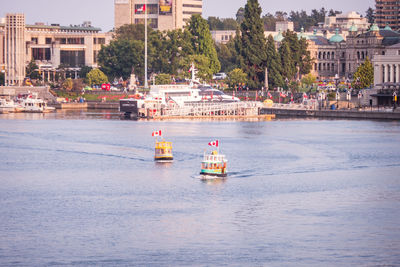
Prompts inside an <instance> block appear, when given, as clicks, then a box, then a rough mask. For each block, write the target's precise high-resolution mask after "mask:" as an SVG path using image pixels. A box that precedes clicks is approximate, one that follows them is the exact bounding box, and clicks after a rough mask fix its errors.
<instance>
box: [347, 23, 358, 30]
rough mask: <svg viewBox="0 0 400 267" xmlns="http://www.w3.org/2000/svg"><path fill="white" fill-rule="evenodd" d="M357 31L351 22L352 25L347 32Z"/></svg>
mask: <svg viewBox="0 0 400 267" xmlns="http://www.w3.org/2000/svg"><path fill="white" fill-rule="evenodd" d="M357 31H358V28H357V26H356V25H355V24H354V22H353V25H351V27H350V29H349V32H357Z"/></svg>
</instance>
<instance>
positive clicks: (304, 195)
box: [0, 111, 400, 266]
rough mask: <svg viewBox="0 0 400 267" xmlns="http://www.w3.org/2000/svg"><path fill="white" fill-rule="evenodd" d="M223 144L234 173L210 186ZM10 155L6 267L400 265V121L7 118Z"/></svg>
mask: <svg viewBox="0 0 400 267" xmlns="http://www.w3.org/2000/svg"><path fill="white" fill-rule="evenodd" d="M160 129H161V130H163V131H164V133H165V134H166V138H167V139H168V140H170V141H172V142H173V143H174V153H175V162H174V163H172V164H156V163H155V162H154V161H153V158H152V157H153V153H154V152H153V146H154V139H153V138H152V137H151V132H152V131H155V130H160ZM214 139H219V140H220V143H221V148H220V149H221V152H223V153H224V154H226V156H227V158H228V160H229V171H230V175H229V177H228V179H226V180H223V181H214V182H211V181H210V182H202V181H201V180H200V179H199V176H198V173H199V169H200V161H201V157H202V153H203V151H204V149H207V143H208V142H210V141H212V140H214ZM0 158H1V161H0V265H1V266H60V265H65V266H71V265H72V266H88V265H93V266H376V265H379V266H382V265H388V266H398V265H399V263H400V224H399V222H400V123H399V122H380V121H355V120H275V121H267V122H264V121H253V122H245V121H236V122H235V121H168V122H156V121H149V122H147V121H138V122H135V121H121V120H119V118H118V115H117V114H115V113H113V112H107V111H104V112H90V111H89V112H86V111H85V112H83V111H75V112H58V113H56V114H46V115H41V114H3V115H0Z"/></svg>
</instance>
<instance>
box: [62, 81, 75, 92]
mask: <svg viewBox="0 0 400 267" xmlns="http://www.w3.org/2000/svg"><path fill="white" fill-rule="evenodd" d="M73 86H74V82H73V81H72V79H71V78H68V79H66V80H65V81H64V82H63V84H62V88H64V90H67V91H71V90H72V88H73Z"/></svg>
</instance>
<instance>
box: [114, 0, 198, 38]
mask: <svg viewBox="0 0 400 267" xmlns="http://www.w3.org/2000/svg"><path fill="white" fill-rule="evenodd" d="M145 3H147V6H146V7H145ZM114 12H115V14H114V15H115V21H114V27H115V28H119V27H121V26H122V25H125V24H144V18H145V12H147V18H148V25H149V26H151V27H152V28H153V29H157V30H160V31H164V30H174V29H182V28H183V27H184V26H185V25H186V23H187V21H188V20H190V17H191V16H192V15H194V14H200V15H201V14H202V13H203V1H202V0H115V2H114Z"/></svg>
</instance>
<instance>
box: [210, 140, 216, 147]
mask: <svg viewBox="0 0 400 267" xmlns="http://www.w3.org/2000/svg"><path fill="white" fill-rule="evenodd" d="M208 145H209V146H213V147H218V140H215V141H212V142H210V143H208Z"/></svg>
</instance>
